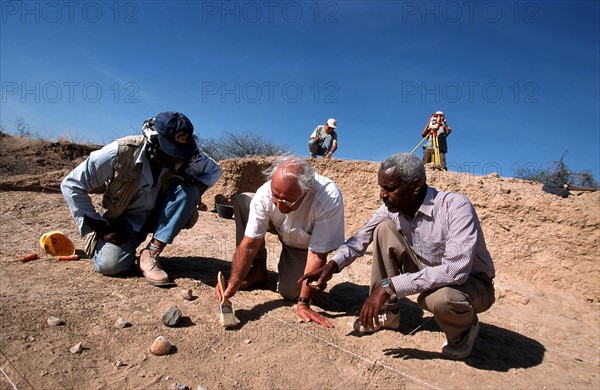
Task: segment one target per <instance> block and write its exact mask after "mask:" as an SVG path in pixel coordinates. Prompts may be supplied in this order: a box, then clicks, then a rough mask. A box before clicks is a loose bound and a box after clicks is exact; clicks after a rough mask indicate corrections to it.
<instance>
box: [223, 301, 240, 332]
mask: <svg viewBox="0 0 600 390" xmlns="http://www.w3.org/2000/svg"><path fill="white" fill-rule="evenodd" d="M219 310H220V312H221V314H220V318H219V322H220V323H221V325H222V326H224V327H226V328H227V327H230V326H236V325H237V324H238V320H237V318H235V314H234V312H233V307H232V306H231V304H228V303H226V302H223V303H222V304H221V305H220V306H219Z"/></svg>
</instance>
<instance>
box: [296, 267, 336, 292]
mask: <svg viewBox="0 0 600 390" xmlns="http://www.w3.org/2000/svg"><path fill="white" fill-rule="evenodd" d="M338 272H340V269H339V267H338V265H337V263H336V262H335V261H333V260H330V261H329V263H327V264H325V265H324V266H323V267H321V268H319V269H317V270H316V271H312V272H308V273H306V274H304V275H303V276H302V277H301V278H300V279H298V283H300V284H301V283H302V282H304V281H305V280H306V282H307V283H306V284H307V285H308V287H310V288H314V289H315V290H317V291H321V290H325V289H326V288H327V282H328V281H329V280H331V278H332V277H333V274H336V273H338Z"/></svg>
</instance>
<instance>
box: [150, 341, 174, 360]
mask: <svg viewBox="0 0 600 390" xmlns="http://www.w3.org/2000/svg"><path fill="white" fill-rule="evenodd" d="M169 351H171V343H170V342H169V339H167V338H166V337H165V336H158V337H157V338H156V340H154V342H153V343H152V345H151V346H150V352H152V353H153V354H155V355H158V356H162V355H167V354H168V353H169Z"/></svg>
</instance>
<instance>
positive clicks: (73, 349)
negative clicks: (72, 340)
mask: <svg viewBox="0 0 600 390" xmlns="http://www.w3.org/2000/svg"><path fill="white" fill-rule="evenodd" d="M69 351H71V353H73V354H80V353H81V352H82V351H83V347H82V346H81V343H80V342H79V343H77V344H75V345H74V346H72V347H71V349H69Z"/></svg>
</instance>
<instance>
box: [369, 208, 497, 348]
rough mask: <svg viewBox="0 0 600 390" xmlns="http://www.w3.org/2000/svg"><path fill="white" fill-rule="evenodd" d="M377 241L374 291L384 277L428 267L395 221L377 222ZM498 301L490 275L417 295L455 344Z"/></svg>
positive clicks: (373, 273)
mask: <svg viewBox="0 0 600 390" xmlns="http://www.w3.org/2000/svg"><path fill="white" fill-rule="evenodd" d="M373 244H374V248H373V266H372V268H371V290H373V288H374V287H375V286H377V284H379V283H381V280H382V279H385V278H389V277H393V276H396V275H400V274H404V273H413V272H418V271H419V270H421V269H423V267H425V265H423V263H422V262H421V260H420V259H419V257H418V256H417V255H416V254H415V252H414V251H413V250H412V248H411V247H410V245H408V242H407V241H406V238H405V237H404V236H403V235H402V233H401V232H400V231H398V229H397V228H396V225H395V224H394V222H392V221H391V220H386V221H384V222H381V223H380V224H379V225H377V227H376V228H375V233H374V237H373ZM494 301H495V297H494V285H493V282H492V281H491V280H490V279H489V278H488V276H487V275H486V274H471V275H469V278H468V279H467V281H466V282H465V283H464V284H461V285H449V286H444V287H439V288H435V289H432V290H429V291H424V292H422V293H421V294H420V295H419V297H418V298H417V302H418V303H419V305H420V306H421V308H423V309H424V310H427V311H428V312H430V313H432V314H433V318H434V319H435V321H436V322H437V324H438V325H439V327H440V328H441V329H442V331H443V332H444V333H445V335H446V338H447V339H448V344H449V345H451V346H456V345H457V344H458V343H459V342H460V341H461V340H462V339H463V335H464V333H465V331H467V330H468V329H469V328H470V327H471V325H472V323H473V321H474V319H475V315H476V313H482V312H484V311H486V310H487V309H489V308H490V307H491V306H492V304H493V303H494ZM394 304H396V302H395V301H393V300H391V301H390V302H387V303H386V304H384V307H383V309H384V310H389V309H391V308H392V307H393V306H394Z"/></svg>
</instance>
